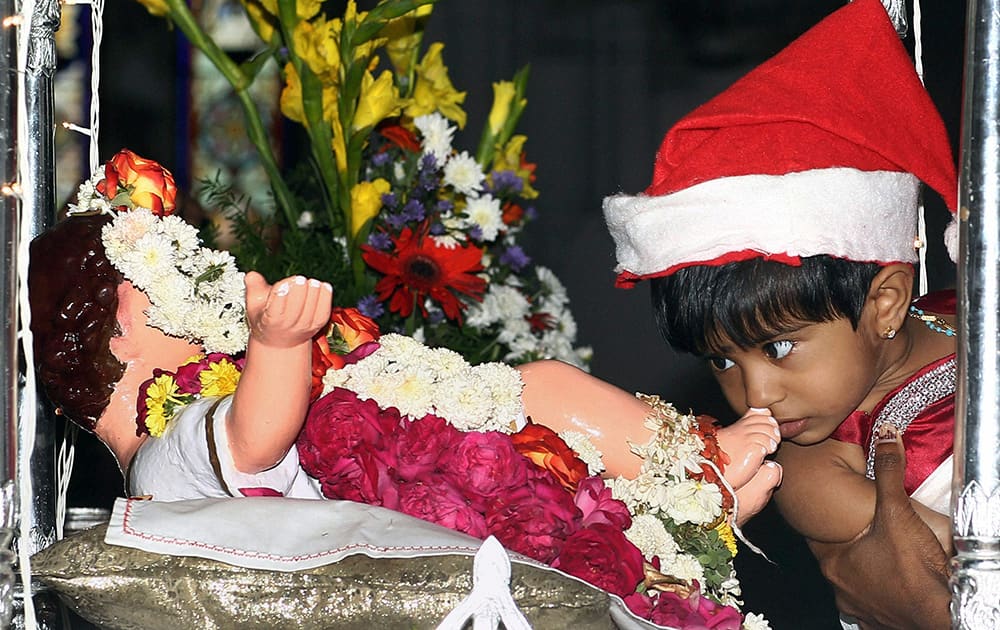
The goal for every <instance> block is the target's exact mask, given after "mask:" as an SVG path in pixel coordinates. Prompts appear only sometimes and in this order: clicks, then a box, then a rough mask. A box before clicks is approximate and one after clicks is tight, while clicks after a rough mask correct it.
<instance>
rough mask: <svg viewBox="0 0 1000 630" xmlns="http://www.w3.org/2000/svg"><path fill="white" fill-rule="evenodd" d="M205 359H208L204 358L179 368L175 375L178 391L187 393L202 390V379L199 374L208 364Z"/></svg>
mask: <svg viewBox="0 0 1000 630" xmlns="http://www.w3.org/2000/svg"><path fill="white" fill-rule="evenodd" d="M205 361H206V359H202V360H201V361H195V362H192V363H188V364H185V365H182V366H180V367H179V368H177V373H176V374H175V375H174V381H175V382H176V383H177V391H179V392H183V393H185V394H197V393H199V392H200V391H201V380H199V378H198V375H199V374H201V371H202V370H204V369H205V368H206V367H207V366H208V363H206V362H205Z"/></svg>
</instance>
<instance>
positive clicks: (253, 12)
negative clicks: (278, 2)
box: [241, 0, 278, 42]
mask: <svg viewBox="0 0 1000 630" xmlns="http://www.w3.org/2000/svg"><path fill="white" fill-rule="evenodd" d="M241 2H242V3H243V8H244V9H245V10H246V12H247V17H249V18H250V25H251V26H253V30H254V31H255V32H256V33H257V36H258V37H260V38H261V39H262V40H264V41H265V42H270V41H271V38H272V37H274V23H275V22H276V21H277V19H278V18H277V17H276V16H275V14H274V12H273V11H272V10H271V9H273V8H274V7H271V8H268V6H267V5H268V3H267V2H266V1H265V2H261V1H260V0H241ZM271 4H273V2H272V3H271Z"/></svg>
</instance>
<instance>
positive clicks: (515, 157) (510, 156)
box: [493, 135, 538, 199]
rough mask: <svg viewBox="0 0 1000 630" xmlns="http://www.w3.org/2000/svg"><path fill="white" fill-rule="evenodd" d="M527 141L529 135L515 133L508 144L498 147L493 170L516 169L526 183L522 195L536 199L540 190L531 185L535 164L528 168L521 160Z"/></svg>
mask: <svg viewBox="0 0 1000 630" xmlns="http://www.w3.org/2000/svg"><path fill="white" fill-rule="evenodd" d="M527 141H528V137H527V136H523V135H515V136H511V138H510V140H509V141H507V144H506V146H504V147H502V148H500V147H497V153H496V155H495V156H494V158H493V170H494V171H514V172H515V173H517V176H518V177H520V178H521V182H522V183H523V184H524V188H523V190H522V191H521V196H522V197H524V198H525V199H535V198H536V197H538V191H537V190H535V189H534V188H533V187H532V186H531V176H532V174H533V173H532V171H533V170H534V166H531V168H527V167H526V166H525V165H524V164H522V162H521V156H522V155H524V143H525V142H527Z"/></svg>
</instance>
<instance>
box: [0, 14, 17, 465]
mask: <svg viewBox="0 0 1000 630" xmlns="http://www.w3.org/2000/svg"><path fill="white" fill-rule="evenodd" d="M15 12H16V11H15V7H14V0H0V20H3V19H5V18H9V17H12V16H13V15H14V14H15ZM16 96H17V33H16V29H14V28H13V27H7V26H0V186H5V185H8V186H9V185H11V184H13V183H14V181H15V180H16V179H17V160H16V156H15V153H14V138H15V137H16V136H17V102H16ZM17 230H18V222H17V198H16V197H14V195H13V194H0V243H2V247H3V253H2V254H0V278H2V286H0V313H2V314H3V328H2V329H0V352H2V355H0V378H2V382H0V483H2V482H3V481H6V480H7V479H13V478H14V436H15V435H16V430H15V427H16V425H17V376H18V372H17V326H18V323H17V308H16V299H17V291H16V288H17V273H16V270H17V267H16V266H15V255H16V252H17Z"/></svg>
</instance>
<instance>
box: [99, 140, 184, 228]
mask: <svg viewBox="0 0 1000 630" xmlns="http://www.w3.org/2000/svg"><path fill="white" fill-rule="evenodd" d="M97 191H98V192H99V193H101V194H103V195H104V196H106V197H107V198H108V199H109V200H110V201H111V205H113V206H115V207H116V208H118V209H120V210H131V209H133V208H136V207H142V208H149V209H150V210H152V211H153V214H155V215H157V216H167V215H168V214H173V212H174V207H175V199H176V197H177V186H176V184H174V176H173V175H171V174H170V171H168V170H167V169H165V168H163V167H162V166H160V165H159V164H157V163H156V162H154V161H152V160H147V159H145V158H141V157H139V156H138V155H136V154H135V153H132V152H131V151H129V150H128V149H122V150H121V151H119V152H118V153H116V154H115V155H114V157H112V158H111V159H110V160H108V162H107V164H105V165H104V180H103V181H101V182H99V183H98V184H97Z"/></svg>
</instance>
